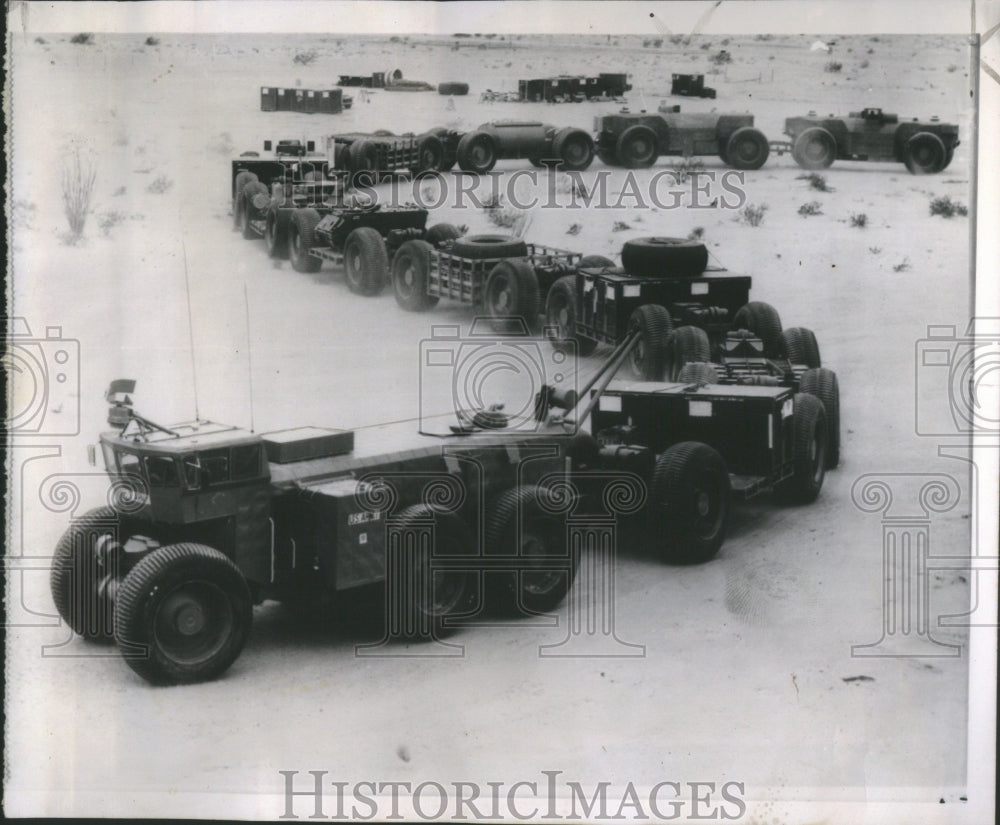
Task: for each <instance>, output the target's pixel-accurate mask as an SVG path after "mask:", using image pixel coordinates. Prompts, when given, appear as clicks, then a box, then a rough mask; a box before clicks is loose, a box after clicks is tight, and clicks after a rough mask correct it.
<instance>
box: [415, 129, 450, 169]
mask: <svg viewBox="0 0 1000 825" xmlns="http://www.w3.org/2000/svg"><path fill="white" fill-rule="evenodd" d="M443 167H444V144H443V143H442V142H441V138H439V137H438V136H437V135H432V134H426V135H421V137H420V139H419V142H418V143H417V162H416V165H415V166H412V167H411V168H410V172H411V174H413V175H419V174H422V173H425V172H440V171H441V170H442V169H443Z"/></svg>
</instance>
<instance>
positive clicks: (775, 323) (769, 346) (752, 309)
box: [733, 301, 785, 358]
mask: <svg viewBox="0 0 1000 825" xmlns="http://www.w3.org/2000/svg"><path fill="white" fill-rule="evenodd" d="M733 329H745V330H748V331H749V332H752V333H753V334H754V335H755V336H757V337H758V338H760V340H761V343H762V344H763V345H764V355H765V356H767V357H768V358H782V357H784V355H785V339H784V338H783V337H782V334H781V316H779V315H778V310H776V309H775V308H774V307H773V306H771V305H770V304H768V303H765V302H764V301H750V302H749V303H747V304H744V305H743V306H742V307H740V308H739V309H738V310H737V311H736V315H735V316H733Z"/></svg>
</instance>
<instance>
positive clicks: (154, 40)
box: [146, 35, 160, 46]
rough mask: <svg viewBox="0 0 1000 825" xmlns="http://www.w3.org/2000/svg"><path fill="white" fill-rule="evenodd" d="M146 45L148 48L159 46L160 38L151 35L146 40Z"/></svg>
mask: <svg viewBox="0 0 1000 825" xmlns="http://www.w3.org/2000/svg"><path fill="white" fill-rule="evenodd" d="M146 45H147V46H159V45H160V38H159V37H153V36H152V35H150V36H149V37H147V38H146Z"/></svg>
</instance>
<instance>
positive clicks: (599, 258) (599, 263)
mask: <svg viewBox="0 0 1000 825" xmlns="http://www.w3.org/2000/svg"><path fill="white" fill-rule="evenodd" d="M614 266H615V262H614V261H612V260H611V259H610V258H605V257H604V256H603V255H584V256H583V257H582V258H580V263H578V264H577V265H576V268H577V269H613V268H614Z"/></svg>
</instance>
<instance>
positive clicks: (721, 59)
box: [709, 41, 733, 66]
mask: <svg viewBox="0 0 1000 825" xmlns="http://www.w3.org/2000/svg"><path fill="white" fill-rule="evenodd" d="M723 42H725V41H723ZM709 60H711V61H712V62H713V63H714V64H715V65H716V66H722V65H723V64H725V63H732V62H733V56H732V55H731V54H730V53H729V52H727V51H726V50H725V49H720V50H719V51H717V52H716V53H715V54H713V55H712V56H711V57H710V58H709Z"/></svg>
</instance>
